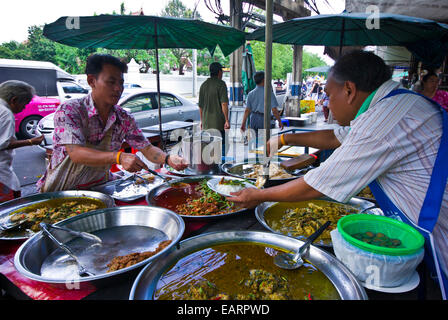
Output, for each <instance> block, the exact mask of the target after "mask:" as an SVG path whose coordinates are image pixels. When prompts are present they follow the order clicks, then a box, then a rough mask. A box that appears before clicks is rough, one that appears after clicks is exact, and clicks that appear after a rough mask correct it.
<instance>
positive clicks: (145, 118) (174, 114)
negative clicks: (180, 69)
mask: <svg viewBox="0 0 448 320" xmlns="http://www.w3.org/2000/svg"><path fill="white" fill-rule="evenodd" d="M118 104H119V105H120V106H121V107H122V108H124V109H125V110H126V111H128V112H129V113H130V114H132V115H133V116H134V118H135V120H136V122H137V124H138V126H139V128H143V127H149V126H153V125H157V124H158V123H159V111H158V107H157V106H158V103H157V91H156V90H148V89H137V88H136V89H134V88H133V89H128V90H125V91H124V92H123V94H122V96H121V99H120V101H119V102H118ZM160 104H161V106H162V123H166V122H170V121H175V120H177V121H186V122H195V121H200V115H199V107H198V105H197V104H196V103H194V102H191V101H189V100H187V99H185V98H183V97H181V96H180V95H178V94H175V93H171V92H165V91H163V92H160ZM53 118H54V113H52V114H50V115H48V116H46V117H44V118H42V119H41V120H40V121H39V124H38V126H37V131H38V133H39V134H40V135H44V136H45V139H44V141H43V143H42V145H43V146H50V145H52V144H53V130H54V121H53Z"/></svg>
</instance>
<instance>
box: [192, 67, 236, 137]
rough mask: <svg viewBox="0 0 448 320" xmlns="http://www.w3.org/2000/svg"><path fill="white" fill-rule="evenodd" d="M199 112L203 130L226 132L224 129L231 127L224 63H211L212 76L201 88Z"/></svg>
mask: <svg viewBox="0 0 448 320" xmlns="http://www.w3.org/2000/svg"><path fill="white" fill-rule="evenodd" d="M199 112H200V116H201V125H202V129H203V130H207V129H216V130H219V131H220V132H221V133H222V134H224V130H227V129H230V123H229V98H228V96H227V85H226V83H225V82H224V81H223V80H222V65H221V64H220V63H218V62H213V63H212V64H211V65H210V78H208V79H207V80H206V81H205V82H204V83H203V84H202V85H201V88H200V90H199ZM223 139H224V136H223Z"/></svg>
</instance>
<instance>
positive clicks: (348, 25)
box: [247, 12, 448, 62]
mask: <svg viewBox="0 0 448 320" xmlns="http://www.w3.org/2000/svg"><path fill="white" fill-rule="evenodd" d="M371 18H372V17H371V15H369V14H366V13H347V12H344V13H341V14H329V15H317V16H309V17H303V18H296V19H292V20H288V21H286V22H282V23H277V24H275V25H273V30H272V33H273V42H276V43H283V44H293V45H320V46H338V47H340V48H342V47H343V46H368V45H377V46H404V47H406V48H408V50H410V51H411V52H413V51H414V50H415V49H414V46H413V44H414V45H415V43H419V44H421V45H423V44H425V43H428V44H429V45H431V46H432V47H434V50H440V48H437V47H436V45H437V44H441V43H443V44H445V46H444V47H443V48H444V49H445V51H446V50H447V49H448V46H447V45H446V42H447V40H448V25H446V24H443V23H438V22H435V21H432V20H427V19H422V18H416V17H410V16H404V15H397V14H387V13H384V14H383V13H381V14H379V17H378V19H379V20H378V21H379V28H378V29H375V25H374V24H371V22H373V21H372V20H371ZM373 18H374V17H373ZM372 27H373V28H372ZM247 38H248V39H250V40H258V41H264V40H265V30H264V28H259V29H257V30H255V31H254V32H252V33H251V34H249V35H248V37H247ZM431 41H434V42H435V44H433V43H432V42H431ZM419 47H420V46H419ZM443 48H442V49H443ZM429 51H431V50H429ZM422 55H423V53H421V54H420V56H421V57H422ZM445 55H446V54H445ZM426 57H427V59H426V60H428V61H431V58H429V55H427V56H426ZM422 58H425V57H422ZM431 62H432V61H431Z"/></svg>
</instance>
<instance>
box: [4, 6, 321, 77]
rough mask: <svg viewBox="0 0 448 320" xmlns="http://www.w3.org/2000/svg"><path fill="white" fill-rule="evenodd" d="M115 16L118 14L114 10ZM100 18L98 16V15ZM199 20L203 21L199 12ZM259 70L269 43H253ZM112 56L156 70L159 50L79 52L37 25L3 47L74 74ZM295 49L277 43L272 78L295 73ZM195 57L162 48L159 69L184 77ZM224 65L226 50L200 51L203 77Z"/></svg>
mask: <svg viewBox="0 0 448 320" xmlns="http://www.w3.org/2000/svg"><path fill="white" fill-rule="evenodd" d="M197 1H198V0H197ZM126 11H127V10H126V7H125V3H124V2H122V3H121V5H120V8H119V12H120V14H122V15H125V14H130V12H128V13H126ZM113 14H116V11H115V10H114V12H113ZM193 14H194V8H193V9H192V8H188V7H186V6H185V5H184V4H183V3H182V1H181V0H171V1H169V2H168V4H167V5H166V7H165V8H164V9H163V11H162V12H161V14H160V15H161V16H171V17H179V18H193ZM94 15H96V13H94ZM196 19H201V16H200V15H199V13H196ZM251 45H252V50H253V53H254V60H255V67H256V69H257V70H264V65H265V44H264V42H257V41H255V42H252V43H251ZM95 52H98V53H109V54H112V55H114V56H116V57H119V58H121V59H122V60H123V61H124V62H126V63H129V62H130V61H131V60H132V59H134V60H135V61H136V62H137V63H139V64H141V65H142V68H141V71H142V72H147V71H148V70H150V69H151V70H152V71H155V69H156V68H155V66H156V61H155V60H156V59H155V50H108V49H79V48H75V47H70V46H66V45H62V44H59V43H57V42H54V41H51V40H49V39H47V38H45V37H44V36H43V26H37V25H33V26H30V27H29V28H28V38H27V40H26V41H24V42H23V43H19V42H17V41H10V42H5V43H3V44H1V45H0V58H6V59H23V60H38V61H49V62H52V63H54V64H56V65H58V66H59V67H61V68H62V69H64V70H66V71H67V72H69V73H72V74H83V73H84V70H85V64H86V60H87V57H88V56H89V55H91V54H92V53H95ZM292 56H293V49H292V46H290V45H281V44H273V60H272V78H273V79H276V78H282V79H284V78H285V77H286V74H287V73H289V72H291V70H292ZM191 57H192V50H188V49H161V50H159V67H160V70H161V72H162V73H169V72H171V70H173V69H174V68H175V67H177V69H178V70H179V74H183V69H184V63H185V59H189V58H191ZM215 61H217V62H220V63H221V64H222V65H224V66H226V67H229V66H230V56H227V57H225V56H224V55H223V53H222V51H221V50H220V49H219V47H218V48H216V50H215V53H214V55H213V56H211V55H210V53H209V51H208V50H207V49H204V50H198V60H197V66H198V68H197V70H198V74H199V75H208V74H209V70H208V67H209V65H210V64H211V63H212V62H215ZM321 65H325V62H324V61H323V60H322V59H321V58H319V56H318V55H316V54H312V53H308V52H306V51H304V53H303V69H307V68H311V67H316V66H321Z"/></svg>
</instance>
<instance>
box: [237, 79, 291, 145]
mask: <svg viewBox="0 0 448 320" xmlns="http://www.w3.org/2000/svg"><path fill="white" fill-rule="evenodd" d="M254 81H255V84H256V85H257V86H256V87H255V89H253V90H252V91H251V92H249V94H248V95H247V101H246V110H245V111H244V115H243V122H242V123H241V131H243V132H244V131H246V122H247V119H248V118H249V127H250V128H251V129H253V130H255V134H256V143H257V146H258V133H259V130H260V129H264V86H265V81H264V72H263V71H258V72H256V73H255V74H254ZM277 108H278V102H277V98H276V97H275V94H274V91H273V90H272V89H271V110H272V114H273V115H274V117H275V118H276V119H277V121H278V123H279V127H280V130H283V123H282V119H281V118H280V113H279V111H278V109H277ZM270 116H271V115H270ZM271 128H273V125H272V123H271V127H270V128H269V129H271Z"/></svg>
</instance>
